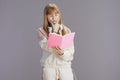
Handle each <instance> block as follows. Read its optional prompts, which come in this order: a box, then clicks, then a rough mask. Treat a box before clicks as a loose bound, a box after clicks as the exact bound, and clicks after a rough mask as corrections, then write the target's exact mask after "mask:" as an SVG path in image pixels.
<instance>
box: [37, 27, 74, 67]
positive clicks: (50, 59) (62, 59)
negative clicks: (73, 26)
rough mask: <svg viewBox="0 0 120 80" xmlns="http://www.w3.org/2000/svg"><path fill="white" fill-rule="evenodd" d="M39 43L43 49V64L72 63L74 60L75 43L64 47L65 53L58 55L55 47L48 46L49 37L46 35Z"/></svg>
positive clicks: (62, 64) (41, 61)
mask: <svg viewBox="0 0 120 80" xmlns="http://www.w3.org/2000/svg"><path fill="white" fill-rule="evenodd" d="M39 30H43V29H42V28H39ZM69 31H70V30H69ZM43 32H44V31H43ZM70 32H71V31H70ZM44 34H45V33H44ZM39 45H40V47H41V49H42V57H41V60H40V63H41V65H42V66H65V65H66V66H68V65H69V66H70V65H71V61H72V60H73V56H74V52H75V49H74V45H73V46H70V47H69V48H65V49H63V51H64V54H63V55H58V53H57V52H56V51H55V50H54V49H53V48H50V47H48V46H47V39H46V37H45V36H43V38H42V39H41V40H39Z"/></svg>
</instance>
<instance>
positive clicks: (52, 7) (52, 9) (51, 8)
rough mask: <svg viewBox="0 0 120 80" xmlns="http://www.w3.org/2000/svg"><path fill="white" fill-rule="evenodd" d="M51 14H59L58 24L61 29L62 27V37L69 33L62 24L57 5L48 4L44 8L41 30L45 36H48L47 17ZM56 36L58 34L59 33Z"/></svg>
mask: <svg viewBox="0 0 120 80" xmlns="http://www.w3.org/2000/svg"><path fill="white" fill-rule="evenodd" d="M52 12H56V13H58V14H60V20H59V24H60V25H62V27H63V30H62V35H65V34H67V33H69V32H68V28H67V27H66V26H65V25H64V24H63V22H62V18H61V13H60V10H59V8H58V7H57V5H55V4H51V3H49V4H48V5H46V7H45V8H44V22H43V29H44V30H45V32H46V33H47V36H48V35H49V32H48V26H51V25H50V24H49V22H48V19H47V15H48V14H51V13H52ZM57 34H59V32H58V33H57Z"/></svg>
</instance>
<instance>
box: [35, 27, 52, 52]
mask: <svg viewBox="0 0 120 80" xmlns="http://www.w3.org/2000/svg"><path fill="white" fill-rule="evenodd" d="M37 38H38V40H39V45H40V47H41V48H42V49H43V50H45V51H48V52H53V48H49V47H48V46H47V38H46V34H45V33H44V31H43V30H42V29H41V28H38V29H37Z"/></svg>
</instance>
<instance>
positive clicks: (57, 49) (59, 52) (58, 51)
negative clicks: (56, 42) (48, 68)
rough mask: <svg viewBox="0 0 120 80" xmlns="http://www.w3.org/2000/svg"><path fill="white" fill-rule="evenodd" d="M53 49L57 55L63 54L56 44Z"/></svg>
mask: <svg viewBox="0 0 120 80" xmlns="http://www.w3.org/2000/svg"><path fill="white" fill-rule="evenodd" d="M55 50H56V52H57V53H58V54H59V55H63V54H64V51H63V50H62V49H61V48H60V47H58V46H56V47H55Z"/></svg>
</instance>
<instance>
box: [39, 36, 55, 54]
mask: <svg viewBox="0 0 120 80" xmlns="http://www.w3.org/2000/svg"><path fill="white" fill-rule="evenodd" d="M39 45H40V47H41V49H43V50H45V51H48V52H50V53H52V52H53V51H54V50H53V48H50V47H48V46H47V39H46V38H44V39H42V40H40V41H39Z"/></svg>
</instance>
